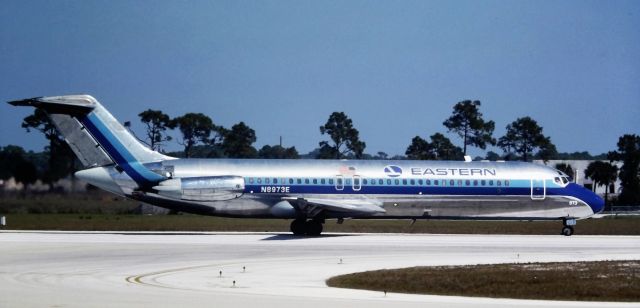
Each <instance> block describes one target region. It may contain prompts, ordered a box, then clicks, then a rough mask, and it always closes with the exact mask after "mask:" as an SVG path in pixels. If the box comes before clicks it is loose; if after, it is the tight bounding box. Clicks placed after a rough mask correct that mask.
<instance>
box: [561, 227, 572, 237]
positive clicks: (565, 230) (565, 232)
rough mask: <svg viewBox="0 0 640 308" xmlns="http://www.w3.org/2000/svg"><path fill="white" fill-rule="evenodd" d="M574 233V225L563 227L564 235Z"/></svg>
mask: <svg viewBox="0 0 640 308" xmlns="http://www.w3.org/2000/svg"><path fill="white" fill-rule="evenodd" d="M572 234H573V227H572V226H565V227H564V228H562V235H564V236H571V235H572Z"/></svg>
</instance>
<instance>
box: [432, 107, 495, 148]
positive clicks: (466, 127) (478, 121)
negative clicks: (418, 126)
mask: <svg viewBox="0 0 640 308" xmlns="http://www.w3.org/2000/svg"><path fill="white" fill-rule="evenodd" d="M480 105H481V103H480V101H478V100H475V101H471V100H465V101H461V102H458V103H457V104H456V105H455V106H453V113H452V115H451V116H450V117H449V118H448V119H447V120H445V121H444V122H443V123H442V125H444V126H445V127H446V128H447V129H449V132H454V133H456V134H458V136H460V138H462V140H463V142H462V144H463V150H462V152H463V156H464V155H467V145H471V146H476V147H479V148H481V149H483V150H484V149H486V148H487V143H488V144H491V145H495V144H496V140H495V139H494V138H493V137H492V135H493V130H494V129H495V123H494V122H493V121H487V122H485V121H484V119H483V118H482V113H481V112H480V111H479V110H478V107H480Z"/></svg>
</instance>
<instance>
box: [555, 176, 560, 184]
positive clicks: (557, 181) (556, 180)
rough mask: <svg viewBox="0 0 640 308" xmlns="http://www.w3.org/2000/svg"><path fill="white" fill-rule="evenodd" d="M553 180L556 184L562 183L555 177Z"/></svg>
mask: <svg viewBox="0 0 640 308" xmlns="http://www.w3.org/2000/svg"><path fill="white" fill-rule="evenodd" d="M553 180H554V181H555V182H556V183H557V184H560V183H562V182H561V181H560V178H559V177H555V178H553Z"/></svg>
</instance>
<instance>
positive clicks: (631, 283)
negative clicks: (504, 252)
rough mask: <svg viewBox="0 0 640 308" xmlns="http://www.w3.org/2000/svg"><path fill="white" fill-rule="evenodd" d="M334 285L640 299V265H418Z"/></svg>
mask: <svg viewBox="0 0 640 308" xmlns="http://www.w3.org/2000/svg"><path fill="white" fill-rule="evenodd" d="M327 285H329V286H331V287H341V288H354V289H367V290H376V291H385V290H386V291H387V292H399V293H419V294H436V295H454V296H481V297H501V298H521V299H548V300H580V301H625V302H628V301H631V302H636V301H640V261H605V262H575V263H529V264H499V265H477V266H441V267H414V268H407V269H398V270H379V271H371V272H364V273H356V274H349V275H343V276H337V277H333V278H331V279H329V280H328V281H327Z"/></svg>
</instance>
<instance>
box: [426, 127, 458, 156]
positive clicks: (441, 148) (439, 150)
mask: <svg viewBox="0 0 640 308" xmlns="http://www.w3.org/2000/svg"><path fill="white" fill-rule="evenodd" d="M429 138H431V148H432V149H433V151H434V153H435V156H436V159H438V160H462V159H463V158H464V151H463V150H462V149H460V147H457V146H455V145H453V143H452V142H451V140H449V138H447V137H445V135H443V134H441V133H435V134H433V135H431V137H429Z"/></svg>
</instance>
